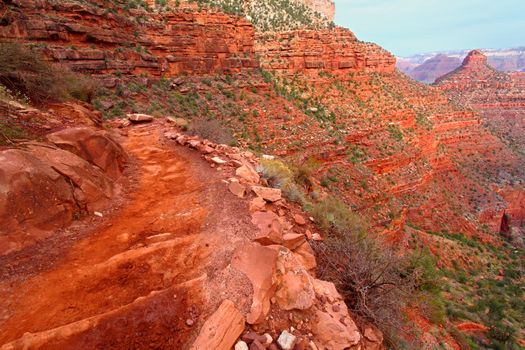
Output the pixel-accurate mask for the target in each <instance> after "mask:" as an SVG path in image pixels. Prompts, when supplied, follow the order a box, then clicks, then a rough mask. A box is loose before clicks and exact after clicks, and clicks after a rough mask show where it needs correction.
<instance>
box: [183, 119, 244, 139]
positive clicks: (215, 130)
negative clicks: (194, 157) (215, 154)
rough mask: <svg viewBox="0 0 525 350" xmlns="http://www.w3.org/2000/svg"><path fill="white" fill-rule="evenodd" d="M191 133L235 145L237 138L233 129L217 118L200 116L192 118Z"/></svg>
mask: <svg viewBox="0 0 525 350" xmlns="http://www.w3.org/2000/svg"><path fill="white" fill-rule="evenodd" d="M189 132H190V134H193V135H198V136H200V137H202V138H205V139H208V140H210V141H213V142H215V143H222V144H226V145H234V144H235V143H236V140H235V138H234V137H233V134H232V132H231V130H230V129H229V128H228V127H226V126H224V125H222V124H221V122H219V121H218V120H217V119H209V118H204V117H198V118H195V119H193V120H192V122H191V126H190V130H189Z"/></svg>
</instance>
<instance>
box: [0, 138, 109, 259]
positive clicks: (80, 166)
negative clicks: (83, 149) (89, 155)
mask: <svg viewBox="0 0 525 350" xmlns="http://www.w3.org/2000/svg"><path fill="white" fill-rule="evenodd" d="M0 164H2V167H1V168H0V222H1V223H2V224H1V225H0V254H5V253H7V252H10V251H14V250H18V249H21V248H23V247H25V246H27V245H30V244H33V243H34V242H36V241H37V240H40V239H42V238H45V237H47V236H48V235H49V234H51V233H52V232H53V230H55V229H58V228H61V227H65V226H66V225H68V224H70V223H71V221H72V220H73V216H74V214H75V213H77V212H79V211H82V210H83V211H99V210H102V209H103V208H105V207H106V205H107V204H109V199H110V198H111V197H112V195H113V190H114V188H113V181H111V179H110V178H109V177H107V176H106V175H105V174H104V173H103V172H102V170H101V169H100V168H98V167H96V166H93V165H92V164H91V163H88V162H87V161H85V160H84V159H82V158H80V157H78V156H77V155H75V154H73V153H71V152H67V151H65V150H62V149H59V148H57V147H54V146H51V145H47V144H38V143H33V144H29V145H27V149H26V150H20V149H16V150H14V149H11V150H5V151H1V152H0Z"/></svg>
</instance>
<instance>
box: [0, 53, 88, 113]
mask: <svg viewBox="0 0 525 350" xmlns="http://www.w3.org/2000/svg"><path fill="white" fill-rule="evenodd" d="M0 84H2V85H4V86H5V87H6V88H7V89H9V90H10V91H12V92H13V93H15V94H18V95H21V96H27V97H28V98H29V100H31V102H34V103H42V102H45V101H48V100H55V101H61V100H66V99H71V98H72V99H78V100H82V101H86V102H91V100H92V98H93V96H94V95H95V90H96V84H95V83H94V82H93V81H92V80H91V79H89V78H87V77H85V76H83V75H81V74H78V73H74V72H72V71H71V70H69V69H68V68H67V67H64V66H60V65H51V64H49V63H48V62H46V61H45V60H44V59H43V57H42V56H41V55H39V54H38V53H37V52H35V51H33V50H31V49H30V48H27V47H24V46H22V45H20V44H17V43H0Z"/></svg>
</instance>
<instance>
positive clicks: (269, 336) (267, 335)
mask: <svg viewBox="0 0 525 350" xmlns="http://www.w3.org/2000/svg"><path fill="white" fill-rule="evenodd" d="M263 337H265V338H266V340H265V341H264V342H263V344H266V345H270V344H271V343H272V342H273V338H272V336H271V335H269V334H268V333H264V334H263Z"/></svg>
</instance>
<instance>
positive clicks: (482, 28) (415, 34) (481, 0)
mask: <svg viewBox="0 0 525 350" xmlns="http://www.w3.org/2000/svg"><path fill="white" fill-rule="evenodd" d="M335 5H336V16H335V22H336V24H338V25H341V26H343V27H347V28H349V29H350V30H352V31H353V32H354V33H355V34H356V35H357V37H358V38H359V39H361V40H364V41H371V42H375V43H377V44H379V45H381V46H383V47H384V48H386V49H387V50H389V51H391V52H392V53H394V54H395V55H397V56H409V55H412V54H416V53H423V52H431V51H448V50H461V49H467V50H472V49H477V48H485V49H487V48H511V47H519V46H525V0H335Z"/></svg>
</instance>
